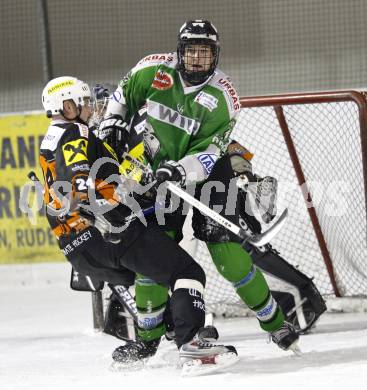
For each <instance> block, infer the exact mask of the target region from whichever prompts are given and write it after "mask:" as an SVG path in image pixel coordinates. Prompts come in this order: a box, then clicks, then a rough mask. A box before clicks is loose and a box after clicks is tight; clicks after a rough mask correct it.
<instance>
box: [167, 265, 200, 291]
mask: <svg viewBox="0 0 367 390" xmlns="http://www.w3.org/2000/svg"><path fill="white" fill-rule="evenodd" d="M178 280H192V281H193V282H198V283H200V284H201V285H202V286H203V288H204V287H205V283H206V276H205V272H204V270H203V269H202V268H201V266H200V265H199V264H198V263H196V262H195V261H194V260H193V261H192V262H190V264H189V265H188V266H187V267H185V268H184V269H183V270H180V271H179V272H177V273H176V274H175V275H174V276H173V278H172V280H171V288H175V285H176V282H177V281H178ZM189 288H191V287H189Z"/></svg>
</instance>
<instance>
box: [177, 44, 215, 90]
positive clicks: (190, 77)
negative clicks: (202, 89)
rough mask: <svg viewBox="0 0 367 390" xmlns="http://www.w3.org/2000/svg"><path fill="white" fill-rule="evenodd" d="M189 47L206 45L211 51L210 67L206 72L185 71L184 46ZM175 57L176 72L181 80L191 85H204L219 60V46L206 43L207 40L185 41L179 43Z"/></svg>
mask: <svg viewBox="0 0 367 390" xmlns="http://www.w3.org/2000/svg"><path fill="white" fill-rule="evenodd" d="M189 45H207V46H210V48H211V49H212V53H213V61H212V63H211V66H210V68H209V69H208V70H206V71H198V72H194V71H189V70H186V67H185V61H184V57H185V48H186V46H189ZM177 56H178V70H179V72H180V74H181V76H182V78H183V79H184V80H185V81H187V82H188V83H190V84H191V85H200V84H202V83H204V82H205V81H206V80H208V78H209V77H210V76H211V75H212V74H213V73H214V71H215V69H216V67H217V64H218V59H219V46H218V45H216V44H215V43H212V42H208V41H207V40H201V39H199V40H192V39H191V40H186V41H181V42H179V44H178V45H177Z"/></svg>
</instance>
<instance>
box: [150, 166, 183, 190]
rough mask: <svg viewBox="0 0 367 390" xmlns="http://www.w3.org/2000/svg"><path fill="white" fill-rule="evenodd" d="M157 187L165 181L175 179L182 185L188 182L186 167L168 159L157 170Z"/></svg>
mask: <svg viewBox="0 0 367 390" xmlns="http://www.w3.org/2000/svg"><path fill="white" fill-rule="evenodd" d="M155 177H156V180H157V187H158V186H159V185H160V184H161V183H163V182H165V181H174V182H176V183H178V184H179V185H180V186H184V185H185V183H186V172H185V169H184V167H183V166H182V165H181V164H179V163H178V162H176V161H172V160H170V161H167V162H165V163H164V164H162V165H161V166H160V167H159V168H158V169H157V170H156V172H155Z"/></svg>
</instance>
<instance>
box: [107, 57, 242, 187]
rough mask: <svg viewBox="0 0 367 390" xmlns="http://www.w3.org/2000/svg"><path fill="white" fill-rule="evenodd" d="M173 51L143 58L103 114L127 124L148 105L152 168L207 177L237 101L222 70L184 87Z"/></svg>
mask: <svg viewBox="0 0 367 390" xmlns="http://www.w3.org/2000/svg"><path fill="white" fill-rule="evenodd" d="M176 67H177V55H176V54H175V53H168V54H154V55H150V56H147V57H145V58H143V59H142V60H141V61H140V62H139V63H138V64H137V65H136V66H135V67H134V68H133V69H132V70H131V71H130V72H129V73H128V75H127V76H126V77H125V78H124V79H123V80H122V81H121V82H120V84H119V87H118V88H117V90H116V91H115V93H114V94H113V99H111V101H110V103H109V106H108V108H107V115H110V114H120V115H122V116H124V117H125V119H126V120H127V121H129V120H130V119H131V118H132V116H133V115H134V114H135V113H136V112H137V111H139V109H140V108H141V107H142V106H143V105H146V107H147V120H146V130H145V143H146V148H147V151H149V152H150V153H151V155H152V156H151V157H152V160H153V164H152V165H153V169H154V170H155V169H156V168H157V167H158V165H159V164H160V163H161V162H162V161H167V160H174V161H177V162H179V163H180V164H181V165H182V166H183V168H184V169H185V171H186V177H187V179H188V182H192V181H202V180H204V179H206V178H207V177H208V175H209V173H210V171H211V169H212V167H213V165H214V163H215V161H216V160H217V159H218V157H219V156H220V155H221V153H222V152H224V151H225V148H226V146H227V144H228V142H229V135H230V132H231V130H232V129H233V127H234V124H235V120H236V116H237V114H238V112H239V109H240V102H239V98H238V95H237V92H236V90H235V88H234V87H233V85H232V83H231V81H230V79H229V77H228V76H226V75H225V74H224V73H223V72H222V71H220V70H218V69H217V70H216V72H215V73H214V74H213V76H212V77H211V78H210V79H209V80H207V81H206V82H205V83H203V84H201V85H198V86H189V87H188V86H185V83H184V81H183V80H182V78H181V76H180V74H179V72H178V71H177V70H176Z"/></svg>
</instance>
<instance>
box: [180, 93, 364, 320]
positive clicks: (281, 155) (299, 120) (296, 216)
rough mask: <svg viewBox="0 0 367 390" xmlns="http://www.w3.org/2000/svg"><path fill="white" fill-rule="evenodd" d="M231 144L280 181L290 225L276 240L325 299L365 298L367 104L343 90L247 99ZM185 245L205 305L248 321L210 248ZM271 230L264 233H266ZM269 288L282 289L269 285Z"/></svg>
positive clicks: (280, 206)
mask: <svg viewBox="0 0 367 390" xmlns="http://www.w3.org/2000/svg"><path fill="white" fill-rule="evenodd" d="M241 107H242V109H241V112H240V115H239V119H238V122H237V125H236V127H235V129H234V131H233V133H232V138H233V139H235V140H236V141H238V142H240V143H241V144H243V145H244V146H246V147H247V148H248V149H249V150H250V151H251V152H252V153H254V155H255V156H254V159H253V169H254V172H255V173H257V174H258V175H260V176H267V175H270V176H273V177H275V178H277V179H278V184H279V186H278V210H283V209H284V208H285V207H287V208H288V210H289V216H288V220H287V223H286V225H285V227H284V228H283V230H282V231H281V232H280V233H279V234H278V236H277V237H276V238H275V239H274V240H273V241H272V245H273V247H274V248H275V249H276V250H278V251H279V252H280V254H281V256H282V257H283V258H284V259H285V260H287V261H288V262H289V263H291V264H292V265H294V266H295V267H297V268H298V269H299V270H301V271H302V272H304V273H305V274H306V275H308V276H309V277H313V278H314V282H315V284H316V286H317V287H318V289H319V290H320V292H321V294H322V295H323V296H325V297H335V296H336V297H339V296H343V297H360V296H364V297H366V295H367V260H366V259H367V245H366V239H367V230H366V188H367V186H366V177H367V157H366V154H367V102H366V96H365V94H364V93H363V92H357V91H338V92H325V93H323V92H318V93H306V94H292V95H276V96H265V97H245V98H241ZM189 225H190V224H189V223H186V237H185V240H184V241H183V246H184V248H185V249H187V250H188V251H189V252H190V254H192V255H193V257H194V258H195V259H196V260H197V261H198V262H199V263H200V264H201V265H202V266H203V268H204V269H205V272H206V275H207V287H206V295H205V300H206V305H207V308H208V309H209V311H211V312H214V313H216V314H224V315H227V316H232V315H239V314H240V315H246V314H247V313H248V311H246V309H245V308H244V305H243V303H242V302H241V301H240V300H239V298H238V296H237V295H236V294H235V292H234V289H233V287H232V285H231V284H230V283H229V282H227V281H226V280H224V279H223V278H222V277H221V276H220V275H219V274H218V272H217V271H216V269H215V267H214V265H213V263H212V261H211V258H210V256H209V253H208V251H207V249H206V245H205V243H203V242H199V241H196V240H193V239H192V237H190V226H189ZM264 228H266V226H264ZM268 282H269V284H270V287H271V288H276V282H275V285H274V280H271V279H268Z"/></svg>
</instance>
